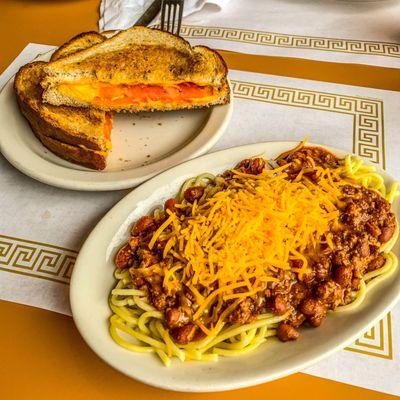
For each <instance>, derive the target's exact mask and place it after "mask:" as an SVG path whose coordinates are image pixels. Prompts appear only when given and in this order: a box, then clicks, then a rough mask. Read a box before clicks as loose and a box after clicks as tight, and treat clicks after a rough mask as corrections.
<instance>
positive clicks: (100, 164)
mask: <svg viewBox="0 0 400 400" xmlns="http://www.w3.org/2000/svg"><path fill="white" fill-rule="evenodd" d="M104 40H105V39H104V37H103V36H102V35H100V34H98V33H95V32H89V33H85V34H81V35H78V36H77V37H75V38H73V39H71V40H70V41H69V42H68V43H66V44H65V45H63V46H61V47H60V48H59V49H58V50H57V51H56V52H55V53H54V54H53V56H52V59H53V60H57V59H62V58H63V57H66V56H69V55H70V54H72V53H75V52H77V51H81V50H83V49H85V48H87V47H90V46H93V45H95V44H97V43H101V42H103V41H104ZM46 65H47V63H45V62H41V61H37V62H32V63H30V64H27V65H25V66H23V67H22V68H21V69H20V70H19V72H18V73H17V75H16V77H15V81H14V89H15V92H16V95H17V101H18V104H19V107H20V110H21V112H22V114H23V115H24V116H25V118H26V119H27V120H28V122H29V124H30V126H31V128H32V130H33V132H34V134H35V135H36V136H37V138H38V139H39V140H40V141H41V142H42V143H43V145H44V146H45V147H47V148H48V149H49V150H50V151H52V152H53V153H55V154H56V155H57V156H59V157H61V158H63V159H65V160H67V161H71V162H73V163H76V164H79V165H82V166H85V167H88V168H92V169H96V170H102V169H104V168H105V166H106V158H107V154H108V151H109V149H110V148H111V142H110V133H111V128H112V116H111V114H110V113H107V112H104V111H100V110H95V109H88V108H76V107H68V106H54V105H51V104H45V103H43V101H42V93H43V89H42V87H41V85H40V82H41V81H42V80H43V78H44V76H45V72H44V69H45V67H46Z"/></svg>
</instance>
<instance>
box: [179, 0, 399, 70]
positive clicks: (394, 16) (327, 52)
mask: <svg viewBox="0 0 400 400" xmlns="http://www.w3.org/2000/svg"><path fill="white" fill-rule="evenodd" d="M399 15H400V1H398V0H377V1H354V0H353V1H350V0H349V1H343V0H342V1H339V0H302V1H293V0H263V1H260V0H246V1H243V0H231V1H230V2H229V4H228V5H227V6H226V7H224V8H223V10H221V11H220V12H218V13H213V12H209V11H208V10H202V11H199V12H197V13H195V14H193V15H190V16H188V17H187V18H185V19H184V21H183V23H184V26H183V29H182V32H181V34H182V36H184V37H186V38H188V39H190V41H191V42H192V43H193V44H206V45H208V46H210V47H213V48H218V49H224V50H233V51H238V52H243V53H251V54H261V55H275V56H285V57H300V58H309V59H314V60H323V61H335V62H348V63H361V64H371V65H379V66H387V67H400V36H399V34H398V32H399V29H398V25H399Z"/></svg>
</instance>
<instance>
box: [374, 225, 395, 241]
mask: <svg viewBox="0 0 400 400" xmlns="http://www.w3.org/2000/svg"><path fill="white" fill-rule="evenodd" d="M393 233H394V226H385V227H384V228H382V229H381V234H380V235H379V238H378V240H379V241H380V242H381V243H385V242H387V241H388V240H389V239H390V238H391V237H392V235H393Z"/></svg>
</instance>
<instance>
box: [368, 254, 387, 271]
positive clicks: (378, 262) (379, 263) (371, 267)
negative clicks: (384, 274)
mask: <svg viewBox="0 0 400 400" xmlns="http://www.w3.org/2000/svg"><path fill="white" fill-rule="evenodd" d="M385 262H386V258H385V257H384V256H383V255H382V254H378V256H377V257H376V258H374V259H373V260H372V261H371V262H370V263H369V264H368V271H375V270H376V269H379V268H381V267H383V266H384V264H385Z"/></svg>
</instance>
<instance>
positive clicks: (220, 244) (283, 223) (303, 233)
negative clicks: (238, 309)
mask: <svg viewBox="0 0 400 400" xmlns="http://www.w3.org/2000/svg"><path fill="white" fill-rule="evenodd" d="M315 169H316V173H317V174H318V179H319V183H318V184H315V183H314V182H312V181H311V180H308V179H305V178H304V179H303V172H304V171H301V173H300V174H299V175H300V178H299V179H294V180H293V181H290V180H289V179H287V174H286V173H285V172H283V171H284V168H283V167H280V168H277V169H276V170H266V171H264V172H263V173H261V174H259V175H251V174H244V173H242V172H239V171H233V174H234V177H233V179H231V180H230V181H229V182H228V185H227V186H226V187H224V188H221V189H220V190H219V191H216V192H215V193H214V192H213V194H212V195H210V196H205V197H204V198H203V199H202V200H200V202H199V203H197V201H195V202H194V203H193V204H190V203H185V202H183V203H181V204H178V205H177V208H178V209H180V210H186V215H184V216H182V215H181V216H180V217H179V216H178V214H174V213H173V212H170V211H168V218H167V219H166V220H165V222H164V223H163V224H162V225H161V226H160V227H159V228H158V229H157V231H156V232H155V233H154V234H153V236H152V238H151V241H150V243H149V248H150V249H151V248H153V246H154V245H155V243H156V242H157V240H159V239H160V235H162V238H163V240H167V244H166V246H165V247H164V251H163V257H164V258H165V259H166V258H173V259H174V262H176V263H178V265H179V267H176V266H175V267H172V268H171V267H168V266H167V265H168V263H165V267H164V282H163V284H164V287H165V288H166V290H167V291H171V292H173V291H175V290H177V288H179V287H180V286H181V285H182V284H184V285H186V286H187V287H188V288H189V289H190V290H191V291H192V293H193V295H194V296H195V298H196V302H197V304H198V308H197V310H196V312H195V314H194V316H193V319H194V320H195V321H198V324H201V317H202V316H203V315H205V314H207V313H208V310H209V308H210V306H211V304H213V302H214V301H216V299H218V298H221V299H223V300H224V301H226V300H235V301H236V300H239V301H240V299H243V298H245V297H248V296H254V295H255V294H256V293H257V292H258V291H260V290H264V289H265V287H266V283H267V282H271V281H272V282H273V281H275V282H278V281H279V280H278V279H277V277H276V275H277V274H278V273H279V271H280V270H282V271H288V270H291V271H293V272H295V273H297V274H298V276H299V279H302V277H303V276H304V275H305V274H307V273H308V272H309V271H310V265H309V259H308V257H307V254H308V255H310V254H312V253H313V252H314V253H315V252H316V251H317V250H318V249H317V246H318V245H319V244H320V243H326V244H328V245H329V246H332V239H331V236H330V234H329V230H330V227H331V223H332V221H336V220H337V219H338V216H339V210H338V207H337V204H338V202H339V199H338V197H339V194H340V192H339V189H338V186H339V185H340V184H341V182H340V178H339V177H338V176H336V175H335V176H334V177H332V172H331V171H329V170H325V169H323V168H320V167H315ZM187 209H189V212H188V210H187ZM293 260H297V262H296V263H294V262H293ZM174 265H176V264H174ZM168 268H170V269H168ZM199 326H200V327H201V329H202V330H203V331H204V327H202V326H201V325H199Z"/></svg>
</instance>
